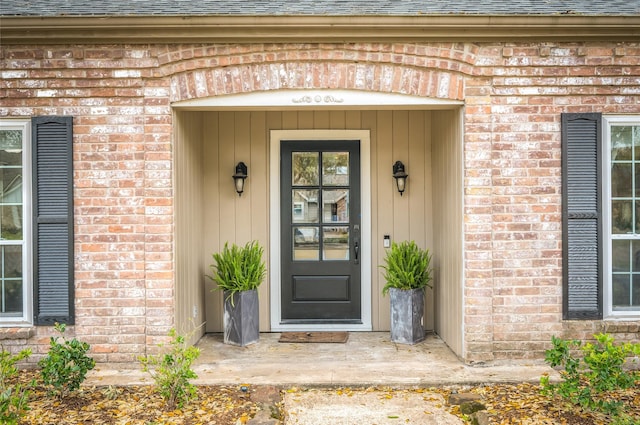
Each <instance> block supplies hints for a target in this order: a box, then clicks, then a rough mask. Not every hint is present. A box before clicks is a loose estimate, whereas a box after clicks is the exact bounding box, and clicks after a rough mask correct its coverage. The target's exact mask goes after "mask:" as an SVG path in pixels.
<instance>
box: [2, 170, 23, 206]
mask: <svg viewBox="0 0 640 425" xmlns="http://www.w3.org/2000/svg"><path fill="white" fill-rule="evenodd" d="M0 189H1V190H0V202H2V203H3V204H21V203H22V168H8V167H1V166H0Z"/></svg>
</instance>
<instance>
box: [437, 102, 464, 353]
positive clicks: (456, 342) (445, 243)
mask: <svg viewBox="0 0 640 425" xmlns="http://www.w3.org/2000/svg"><path fill="white" fill-rule="evenodd" d="M432 114H433V115H432V120H433V140H434V143H433V168H432V176H433V187H434V189H433V193H434V196H433V204H434V206H435V207H434V208H433V222H434V242H433V247H434V254H433V257H434V266H435V271H436V272H435V277H436V282H435V285H436V286H435V287H436V291H435V292H436V293H435V317H436V319H435V320H436V327H435V330H436V332H437V333H438V335H439V336H440V337H441V338H442V340H443V341H444V342H446V343H447V345H448V346H449V347H451V349H452V350H453V351H454V352H455V353H457V354H458V355H462V353H463V349H464V347H463V340H462V338H463V328H464V315H463V301H464V299H463V298H464V293H463V273H464V264H463V261H464V251H463V237H462V232H463V227H462V226H463V217H462V214H463V197H462V194H463V159H462V154H463V150H462V143H461V141H460V140H461V138H462V124H461V121H462V118H461V115H460V111H457V110H454V111H434V112H433V113H432Z"/></svg>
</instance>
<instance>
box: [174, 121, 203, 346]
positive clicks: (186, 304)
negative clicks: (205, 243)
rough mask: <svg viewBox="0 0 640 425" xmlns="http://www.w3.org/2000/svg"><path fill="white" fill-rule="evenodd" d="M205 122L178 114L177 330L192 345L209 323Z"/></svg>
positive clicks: (176, 155)
mask: <svg viewBox="0 0 640 425" xmlns="http://www.w3.org/2000/svg"><path fill="white" fill-rule="evenodd" d="M203 118H204V117H203V113H202V112H192V113H184V112H176V113H175V119H174V122H175V123H176V124H175V130H174V168H175V170H174V188H175V194H174V200H175V206H174V207H175V215H176V220H175V223H176V229H175V244H174V246H175V252H174V253H173V257H174V259H175V268H176V271H175V274H176V278H175V299H176V304H175V305H176V313H175V317H176V319H175V320H176V323H175V326H176V329H177V330H178V332H180V333H181V334H182V335H190V337H191V341H190V342H192V343H193V342H195V341H197V340H198V339H199V338H200V336H202V334H203V333H204V327H203V326H201V325H202V323H203V322H204V321H205V317H204V291H203V285H202V281H203V278H204V276H203V275H202V268H203V263H202V256H201V244H202V237H201V236H200V235H201V234H202V229H201V225H202V213H203V174H202V166H203V162H202V149H203V144H202V143H194V142H193V141H194V140H200V139H201V136H202V130H203ZM194 328H196V330H195V331H194ZM192 331H194V332H192Z"/></svg>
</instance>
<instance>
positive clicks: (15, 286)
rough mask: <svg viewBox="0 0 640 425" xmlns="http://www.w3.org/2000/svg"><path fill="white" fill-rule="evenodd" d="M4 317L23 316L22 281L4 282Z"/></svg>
mask: <svg viewBox="0 0 640 425" xmlns="http://www.w3.org/2000/svg"><path fill="white" fill-rule="evenodd" d="M2 284H3V285H2V315H3V316H21V315H22V280H3V282H2Z"/></svg>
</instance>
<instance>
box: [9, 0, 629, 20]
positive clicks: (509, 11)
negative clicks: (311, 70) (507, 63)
mask: <svg viewBox="0 0 640 425" xmlns="http://www.w3.org/2000/svg"><path fill="white" fill-rule="evenodd" d="M556 14H576V15H610V16H620V15H640V0H606V1H593V0H569V1H566V0H510V1H504V0H330V1H317V0H252V1H248V0H102V1H96V0H57V1H55V2H52V1H51V0H2V1H1V2H0V16H22V17H27V16H39V17H54V16H154V15H158V16H187V15H190V16H220V15H222V16H224V15H229V16H231V15H239V16H367V15H380V16H418V15H556Z"/></svg>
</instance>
